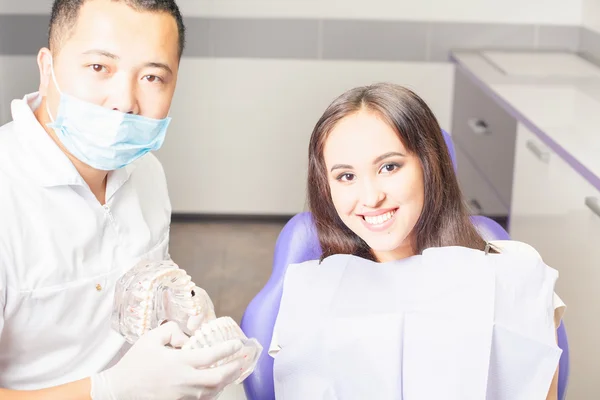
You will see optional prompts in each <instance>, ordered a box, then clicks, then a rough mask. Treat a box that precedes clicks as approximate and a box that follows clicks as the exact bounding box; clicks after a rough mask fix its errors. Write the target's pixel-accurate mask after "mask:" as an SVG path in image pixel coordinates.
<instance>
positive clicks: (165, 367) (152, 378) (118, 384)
mask: <svg viewBox="0 0 600 400" xmlns="http://www.w3.org/2000/svg"><path fill="white" fill-rule="evenodd" d="M187 339H188V337H187V336H186V335H185V334H184V333H183V332H182V331H181V329H180V328H179V326H178V325H177V324H176V323H174V322H167V323H166V324H164V325H161V326H160V327H158V328H156V329H153V330H151V331H149V332H148V333H146V334H145V335H143V336H142V337H141V338H140V339H139V340H138V341H137V342H136V343H135V344H134V345H133V346H132V347H131V349H130V350H129V351H128V352H127V353H126V354H125V355H124V356H123V358H122V359H121V360H120V361H119V362H118V363H117V364H116V365H115V366H114V367H112V368H109V369H107V370H106V371H103V372H100V373H98V374H95V375H93V376H92V377H91V382H92V390H91V397H92V399H93V400H184V399H185V400H191V399H196V400H209V399H211V400H212V399H215V398H216V397H217V396H218V395H219V394H220V393H221V391H222V390H223V389H224V388H225V386H227V385H229V384H230V383H232V382H234V381H235V380H236V379H237V378H238V377H239V376H240V375H241V373H242V371H241V368H242V365H243V364H242V361H241V359H235V360H234V361H231V362H229V363H227V364H225V365H222V366H219V367H216V368H208V367H209V366H210V365H213V364H214V363H215V362H217V361H219V360H221V359H223V358H225V357H228V356H230V355H232V354H234V353H236V352H237V351H239V350H240V349H241V348H242V344H241V342H239V341H229V342H225V343H221V344H218V345H215V346H212V347H210V348H204V349H190V350H182V349H179V347H181V346H182V345H183V344H184V343H185V342H186V341H187ZM167 344H170V345H171V346H173V347H175V348H169V347H166V345H167Z"/></svg>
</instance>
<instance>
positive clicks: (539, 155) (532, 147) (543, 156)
mask: <svg viewBox="0 0 600 400" xmlns="http://www.w3.org/2000/svg"><path fill="white" fill-rule="evenodd" d="M527 148H528V149H529V150H531V152H532V153H533V154H535V155H536V157H537V158H539V159H540V160H542V161H543V162H545V163H547V162H548V161H549V160H550V154H549V153H548V152H547V151H543V150H540V148H539V147H537V145H536V144H535V143H533V142H532V141H531V140H528V141H527Z"/></svg>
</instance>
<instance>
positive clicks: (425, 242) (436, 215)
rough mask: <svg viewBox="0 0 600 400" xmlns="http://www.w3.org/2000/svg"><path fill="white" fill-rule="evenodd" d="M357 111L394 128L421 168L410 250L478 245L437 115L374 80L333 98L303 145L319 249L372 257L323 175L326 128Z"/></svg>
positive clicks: (409, 94) (398, 89) (481, 245)
mask: <svg viewBox="0 0 600 400" xmlns="http://www.w3.org/2000/svg"><path fill="white" fill-rule="evenodd" d="M361 110H366V111H370V112H373V113H376V114H377V115H378V116H380V117H381V118H383V120H384V121H386V122H387V123H388V124H389V126H390V127H391V128H393V129H394V130H395V131H396V133H397V134H398V137H399V138H400V140H401V141H402V144H403V145H404V146H405V148H406V149H407V151H409V152H410V153H412V154H415V155H416V156H417V157H418V159H419V160H420V163H421V167H422V169H423V183H424V192H425V193H424V204H423V210H422V212H421V215H420V216H419V219H418V221H417V223H416V225H415V227H414V228H413V231H412V237H413V238H414V240H413V247H414V248H413V251H414V254H421V252H422V251H423V250H425V249H427V248H429V247H441V246H464V247H469V248H474V249H480V250H483V249H484V247H485V244H486V242H485V240H483V238H482V237H481V236H480V235H479V233H478V232H477V230H476V229H475V227H474V226H473V224H472V223H471V220H470V218H469V214H468V212H467V208H466V206H465V204H464V201H463V197H462V193H461V191H460V188H459V185H458V180H457V178H456V175H455V172H454V167H453V165H452V160H451V158H450V154H449V151H448V147H447V146H446V142H445V140H444V136H443V134H442V129H441V128H440V126H439V124H438V122H437V119H436V118H435V116H434V114H433V112H432V111H431V110H430V109H429V107H428V106H427V104H425V102H424V101H423V100H422V99H421V98H420V97H419V96H417V95H416V94H415V93H414V92H412V91H411V90H409V89H407V88H404V87H402V86H399V85H395V84H390V83H379V84H374V85H370V86H363V87H357V88H354V89H351V90H349V91H347V92H345V93H344V94H342V95H341V96H339V97H338V98H336V99H335V100H334V101H333V102H332V103H331V104H330V105H329V107H328V108H327V110H325V113H324V114H323V115H322V116H321V118H320V119H319V121H318V122H317V124H316V126H315V128H314V130H313V132H312V136H311V138H310V144H309V150H308V157H309V159H308V161H309V164H308V203H309V209H310V211H311V213H312V216H313V219H314V222H315V224H316V229H317V234H318V237H319V242H320V244H321V248H322V251H323V254H322V256H321V260H322V259H324V258H326V257H328V256H330V255H333V254H354V255H357V256H360V257H364V258H367V259H370V260H373V261H376V258H375V256H374V254H373V252H372V251H371V249H370V247H369V246H368V245H367V244H366V243H365V242H364V241H363V240H362V239H361V238H360V237H358V236H357V235H356V234H355V233H354V232H352V231H351V230H350V229H349V228H348V227H347V226H346V225H345V224H344V223H343V222H342V220H341V219H340V217H339V215H338V214H337V212H336V210H335V207H334V205H333V201H332V199H331V193H330V188H329V182H328V179H327V169H326V167H325V161H324V158H323V149H324V147H325V141H326V140H327V137H328V136H329V133H330V132H331V131H332V129H333V128H334V127H335V125H336V124H337V123H338V122H339V121H340V120H341V119H342V118H344V117H347V116H349V115H352V114H355V113H357V112H359V111H361Z"/></svg>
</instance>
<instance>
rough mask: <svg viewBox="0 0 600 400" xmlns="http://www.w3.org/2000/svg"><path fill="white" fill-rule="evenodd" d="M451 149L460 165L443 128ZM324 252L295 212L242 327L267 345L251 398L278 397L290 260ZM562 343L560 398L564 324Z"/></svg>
mask: <svg viewBox="0 0 600 400" xmlns="http://www.w3.org/2000/svg"><path fill="white" fill-rule="evenodd" d="M443 134H444V139H445V141H446V146H447V147H448V152H449V153H450V156H451V158H452V162H453V165H454V168H455V169H456V167H457V166H456V157H455V151H454V146H453V143H452V139H451V137H450V135H449V134H448V133H447V132H445V131H444V132H443ZM471 221H472V222H473V224H474V225H475V227H476V228H477V230H478V231H479V232H480V234H481V235H482V236H483V237H484V239H486V240H506V239H509V235H508V233H507V232H506V231H505V230H504V228H502V226H500V225H499V224H498V223H497V222H495V221H493V220H491V219H490V218H487V217H483V216H477V215H475V216H472V217H471ZM320 256H321V247H320V245H319V240H318V238H317V233H316V230H315V226H314V224H313V220H312V216H311V214H310V213H308V212H303V213H300V214H297V215H295V216H294V217H293V218H292V219H290V220H289V221H288V223H287V224H286V225H285V226H284V227H283V230H282V231H281V233H280V234H279V237H278V238H277V242H276V243H275V253H274V257H273V271H272V273H271V277H270V278H269V280H268V282H267V283H266V285H265V287H264V288H263V289H262V290H261V291H260V292H259V293H258V294H257V295H256V297H254V299H252V301H251V302H250V304H249V305H248V307H247V309H246V311H245V313H244V315H243V317H242V322H241V328H242V330H243V331H244V332H245V333H246V335H247V336H248V337H254V338H256V339H257V340H258V341H259V342H260V343H261V344H262V346H263V347H264V349H265V350H264V351H263V353H262V354H261V356H260V358H259V360H258V363H257V365H256V369H255V370H254V372H253V373H252V374H251V375H250V376H249V377H248V378H246V380H245V381H244V390H245V392H246V397H247V398H248V400H275V392H274V385H273V358H272V357H271V356H269V354H268V348H269V345H270V343H271V338H272V335H273V326H274V324H275V319H276V318H277V313H278V312H279V304H280V302H281V295H282V292H283V278H284V276H285V272H286V270H287V267H288V266H289V265H290V264H296V263H301V262H304V261H308V260H315V259H318V258H319V257H320ZM558 343H559V347H560V348H561V349H562V350H563V353H562V356H561V359H560V365H559V385H558V391H559V393H558V394H559V396H558V399H559V400H563V399H564V393H565V389H566V385H567V379H568V375H569V356H568V343H567V336H566V331H565V328H564V326H563V325H562V324H561V325H560V327H559V329H558Z"/></svg>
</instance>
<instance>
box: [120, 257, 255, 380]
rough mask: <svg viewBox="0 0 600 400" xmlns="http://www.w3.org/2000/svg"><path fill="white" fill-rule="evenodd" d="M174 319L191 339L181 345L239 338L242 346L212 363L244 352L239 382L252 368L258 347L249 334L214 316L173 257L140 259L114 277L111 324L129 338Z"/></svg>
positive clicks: (195, 345)
mask: <svg viewBox="0 0 600 400" xmlns="http://www.w3.org/2000/svg"><path fill="white" fill-rule="evenodd" d="M166 321H174V322H177V323H178V324H179V326H180V328H181V330H182V331H183V332H185V333H186V334H187V335H188V336H190V339H189V340H188V342H187V343H186V344H185V345H184V346H183V347H182V350H186V349H195V348H202V347H210V346H212V345H215V344H216V343H220V342H224V341H228V340H232V339H239V340H241V342H242V343H243V344H244V347H243V348H242V349H241V350H240V351H239V353H238V354H235V355H233V356H231V357H229V358H225V359H223V360H221V361H219V362H218V363H217V364H216V365H215V366H217V365H222V364H226V363H228V362H230V361H231V360H232V359H234V358H237V357H240V356H241V357H244V363H245V365H244V368H243V371H244V372H243V374H242V376H240V378H238V380H237V381H236V383H241V382H242V381H243V380H244V379H246V378H247V377H248V375H250V374H251V373H252V372H253V371H254V368H255V367H256V363H257V361H258V357H259V356H260V354H261V352H262V346H261V345H260V343H259V342H258V341H257V340H256V339H248V338H247V337H246V335H245V334H244V332H243V331H242V330H241V328H240V327H239V326H238V324H237V323H236V322H235V321H234V320H233V319H231V318H229V317H221V318H216V315H215V312H214V306H213V303H212V301H211V300H210V297H209V296H208V294H207V293H206V291H204V290H203V289H201V288H199V287H198V286H196V285H195V284H194V282H192V279H191V277H190V276H189V275H188V274H187V273H186V272H185V271H184V270H183V269H181V268H179V267H178V266H177V264H175V263H173V262H172V261H161V262H141V263H139V264H138V265H136V266H135V267H133V268H132V269H131V270H129V271H128V272H127V273H126V274H125V275H124V276H123V277H122V278H121V279H120V280H119V281H118V282H117V287H116V291H115V300H114V308H113V315H112V327H113V329H114V330H115V331H117V332H119V333H120V334H121V335H123V337H124V338H125V340H126V341H127V342H129V343H134V342H135V341H137V339H139V338H140V337H141V336H142V335H143V334H145V333H146V332H148V331H149V330H151V329H154V328H156V327H158V326H160V325H161V324H162V323H163V322H166Z"/></svg>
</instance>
